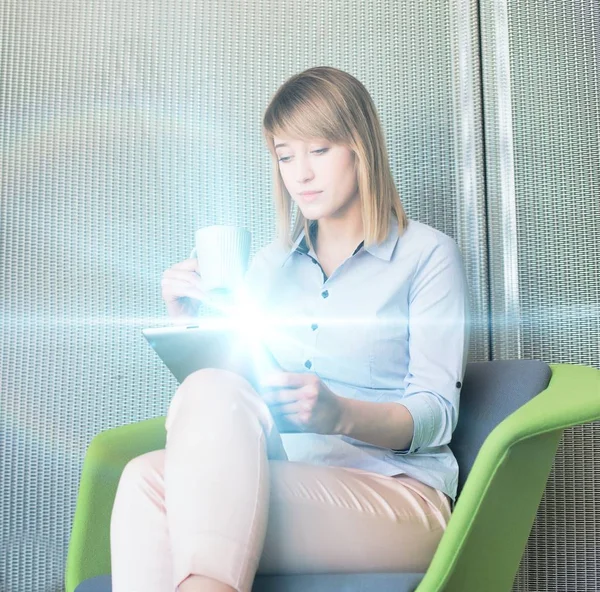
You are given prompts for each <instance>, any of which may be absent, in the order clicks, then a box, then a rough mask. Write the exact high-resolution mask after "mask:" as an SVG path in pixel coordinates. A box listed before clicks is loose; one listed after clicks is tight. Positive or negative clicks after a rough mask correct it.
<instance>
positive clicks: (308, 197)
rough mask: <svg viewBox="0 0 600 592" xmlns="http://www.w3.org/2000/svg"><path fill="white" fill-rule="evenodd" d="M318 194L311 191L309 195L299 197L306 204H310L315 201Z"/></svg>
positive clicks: (303, 194)
mask: <svg viewBox="0 0 600 592" xmlns="http://www.w3.org/2000/svg"><path fill="white" fill-rule="evenodd" d="M320 193H321V191H311V192H310V193H301V194H300V197H301V198H302V199H303V200H304V201H306V202H311V201H315V199H317V197H318V196H319V194H320Z"/></svg>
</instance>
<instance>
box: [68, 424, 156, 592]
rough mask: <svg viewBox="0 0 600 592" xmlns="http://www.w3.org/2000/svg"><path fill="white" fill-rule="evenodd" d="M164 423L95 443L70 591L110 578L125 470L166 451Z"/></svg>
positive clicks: (74, 532)
mask: <svg viewBox="0 0 600 592" xmlns="http://www.w3.org/2000/svg"><path fill="white" fill-rule="evenodd" d="M165 439H166V432H165V418H164V417H157V418H154V419H149V420H146V421H141V422H138V423H133V424H129V425H125V426H121V427H118V428H113V429H110V430H106V431H104V432H101V433H100V434H98V435H97V436H96V437H95V438H94V439H93V440H92V442H91V443H90V446H89V447H88V450H87V453H86V455H85V459H84V462H83V469H82V473H81V481H80V484H79V493H78V496H77V505H76V507H75V516H74V518H73V527H72V529H71V539H70V541H69V550H68V554H67V565H66V570H65V590H66V592H73V591H74V590H75V588H76V587H77V586H78V585H79V584H80V583H81V582H82V581H84V580H86V579H88V578H91V577H93V576H97V575H102V574H109V573H110V516H111V513H112V507H113V502H114V498H115V494H116V491H117V485H118V483H119V479H120V477H121V473H122V472H123V469H124V468H125V465H126V464H127V463H128V462H129V461H130V460H131V459H133V458H135V457H136V456H140V455H141V454H144V453H146V452H150V451H152V450H159V449H161V448H164V447H165Z"/></svg>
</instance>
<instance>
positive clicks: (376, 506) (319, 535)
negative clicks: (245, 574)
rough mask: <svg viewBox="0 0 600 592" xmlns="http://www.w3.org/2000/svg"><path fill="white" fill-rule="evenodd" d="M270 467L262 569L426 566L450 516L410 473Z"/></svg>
mask: <svg viewBox="0 0 600 592" xmlns="http://www.w3.org/2000/svg"><path fill="white" fill-rule="evenodd" d="M269 465H270V483H271V492H270V504H269V513H268V516H269V517H268V524H267V533H266V539H265V545H264V549H263V552H262V556H261V560H260V563H259V567H258V573H259V574H275V573H277V574H289V573H323V572H328V573H343V572H361V571H364V572H399V571H405V572H424V571H426V569H427V567H428V565H429V563H430V561H431V559H432V557H433V554H434V552H435V549H436V547H437V545H438V543H439V541H440V539H441V537H442V535H443V533H444V530H445V528H446V525H447V523H448V520H449V518H450V513H451V509H450V502H449V498H447V496H446V495H445V494H443V493H442V492H440V491H437V490H436V489H434V488H432V487H429V486H427V485H424V484H423V483H420V482H419V481H417V480H415V479H412V478H411V477H408V476H407V475H398V476H395V477H387V476H384V475H379V474H375V473H370V472H367V471H363V470H360V469H348V468H342V467H326V466H316V465H310V464H306V463H299V462H290V461H279V460H271V461H269Z"/></svg>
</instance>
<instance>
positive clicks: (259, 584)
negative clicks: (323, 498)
mask: <svg viewBox="0 0 600 592" xmlns="http://www.w3.org/2000/svg"><path fill="white" fill-rule="evenodd" d="M424 575H425V574H422V573H366V574H307V575H290V576H261V575H258V576H256V579H255V580H254V585H253V586H252V592H414V590H416V589H417V586H418V585H419V582H420V581H421V580H422V579H423V577H424ZM111 589H112V588H111V584H110V576H97V577H95V578H91V579H89V580H86V581H85V582H82V583H81V584H80V585H79V586H77V588H76V589H75V592H111Z"/></svg>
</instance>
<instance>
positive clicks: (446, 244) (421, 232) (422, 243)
mask: <svg viewBox="0 0 600 592" xmlns="http://www.w3.org/2000/svg"><path fill="white" fill-rule="evenodd" d="M400 245H401V249H399V251H402V250H411V251H413V252H415V254H418V256H419V259H421V260H423V258H427V257H428V256H429V255H431V254H433V253H436V254H438V255H441V254H446V255H456V254H459V248H458V245H457V243H456V241H455V240H454V239H453V238H452V237H451V236H449V235H448V234H446V233H444V232H442V231H441V230H438V229H437V228H434V227H433V226H430V225H429V224H425V223H424V222H419V221H418V220H413V219H412V218H409V219H408V225H407V226H406V228H405V229H404V232H403V234H402V235H401V237H400Z"/></svg>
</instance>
